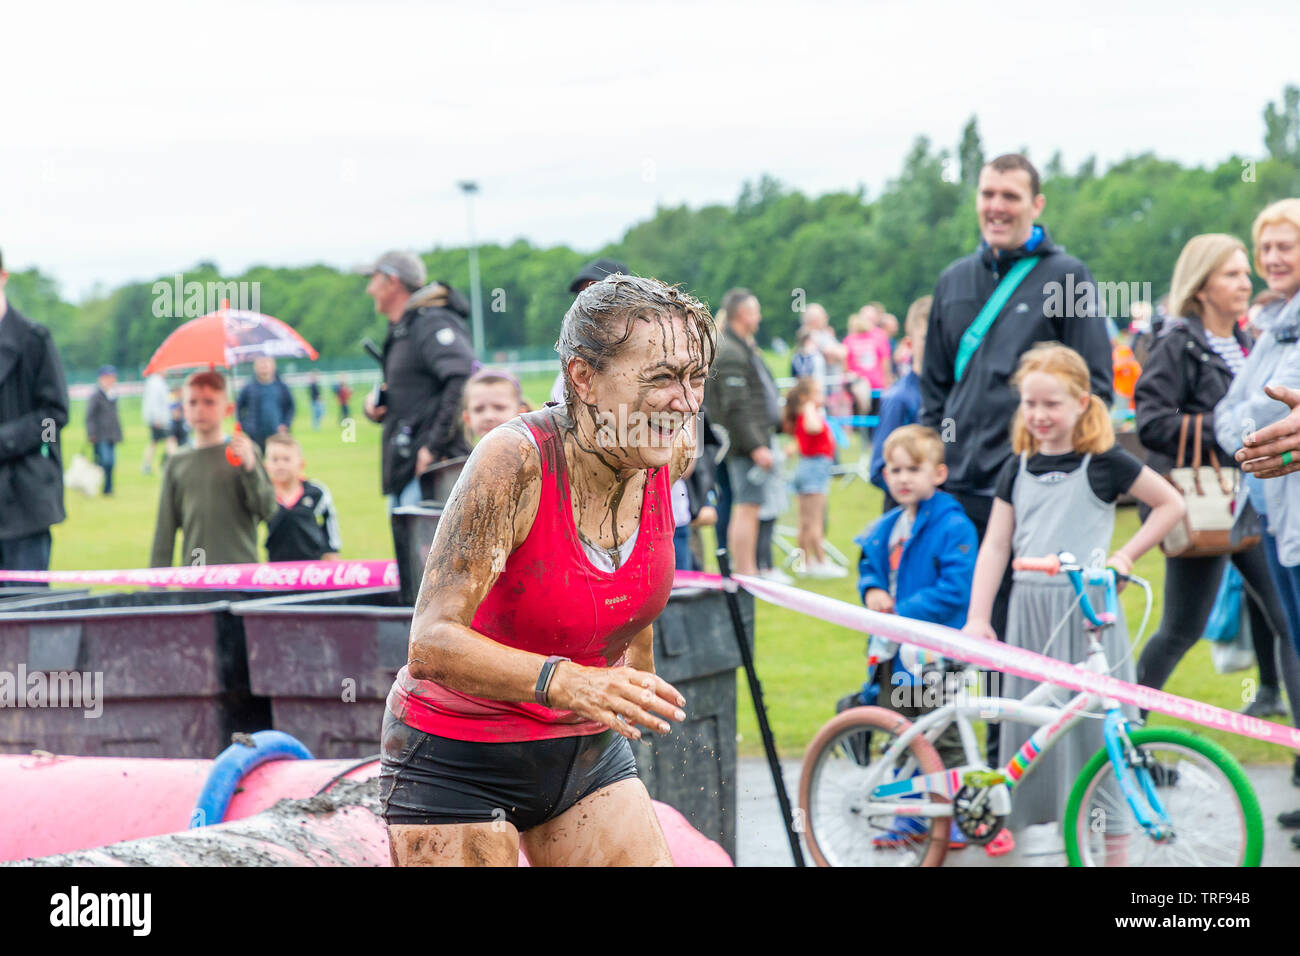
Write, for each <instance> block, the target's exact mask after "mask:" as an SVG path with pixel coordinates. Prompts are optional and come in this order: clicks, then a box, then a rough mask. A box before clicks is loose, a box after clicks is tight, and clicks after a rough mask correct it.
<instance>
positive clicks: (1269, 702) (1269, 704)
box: [1241, 684, 1287, 720]
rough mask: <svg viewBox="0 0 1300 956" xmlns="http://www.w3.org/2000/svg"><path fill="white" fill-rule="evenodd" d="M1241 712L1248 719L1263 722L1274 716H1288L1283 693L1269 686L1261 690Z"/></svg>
mask: <svg viewBox="0 0 1300 956" xmlns="http://www.w3.org/2000/svg"><path fill="white" fill-rule="evenodd" d="M1241 712H1242V714H1244V715H1245V716H1247V717H1258V718H1259V719H1261V720H1263V719H1264V718H1265V717H1274V716H1277V717H1282V718H1285V717H1286V715H1287V713H1286V704H1284V703H1282V694H1281V692H1280V691H1279V690H1278V689H1277V688H1276V687H1269V686H1268V685H1267V684H1266V685H1264V686H1263V687H1261V688H1260V689H1259V692H1258V693H1256V694H1255V699H1254V700H1252V701H1251V702H1250V703H1249V704H1247V705H1246V706H1245V707H1243V708H1242V709H1241Z"/></svg>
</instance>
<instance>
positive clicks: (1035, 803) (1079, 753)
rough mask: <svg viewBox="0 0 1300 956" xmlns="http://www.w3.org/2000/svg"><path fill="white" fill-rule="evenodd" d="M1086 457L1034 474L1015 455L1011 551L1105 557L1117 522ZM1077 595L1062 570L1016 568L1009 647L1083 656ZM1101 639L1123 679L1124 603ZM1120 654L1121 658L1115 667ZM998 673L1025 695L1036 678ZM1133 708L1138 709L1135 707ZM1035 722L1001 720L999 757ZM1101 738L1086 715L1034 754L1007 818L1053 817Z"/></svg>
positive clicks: (1092, 591)
mask: <svg viewBox="0 0 1300 956" xmlns="http://www.w3.org/2000/svg"><path fill="white" fill-rule="evenodd" d="M1091 460H1092V456H1091V455H1085V456H1084V459H1083V464H1081V465H1080V466H1079V467H1078V468H1076V469H1075V470H1074V471H1072V472H1069V473H1068V474H1064V473H1061V472H1052V473H1049V474H1046V475H1033V474H1030V472H1029V469H1028V467H1027V462H1028V457H1027V456H1026V455H1023V454H1022V455H1021V456H1020V472H1019V474H1017V476H1016V484H1015V488H1014V489H1013V490H1012V493H1011V499H1012V501H1011V505H1012V508H1013V509H1014V510H1015V522H1016V523H1015V531H1014V533H1013V535H1012V539H1011V552H1012V554H1013V555H1014V556H1015V557H1018V558H1039V557H1044V556H1047V555H1052V554H1056V553H1058V552H1060V551H1069V552H1072V553H1073V554H1074V556H1075V557H1076V558H1078V559H1079V563H1080V564H1083V565H1086V566H1093V565H1098V564H1103V563H1104V562H1105V560H1106V558H1107V556H1108V555H1109V554H1110V543H1111V536H1112V534H1113V532H1114V530H1115V505H1114V503H1111V504H1106V503H1105V502H1103V501H1101V500H1100V499H1099V498H1098V497H1097V496H1096V495H1095V494H1094V493H1093V491H1092V486H1091V485H1090V484H1089V483H1088V463H1089V462H1090V461H1091ZM1088 600H1089V601H1091V602H1092V605H1093V608H1094V609H1096V610H1097V611H1098V612H1100V611H1101V610H1102V609H1103V608H1104V606H1105V604H1104V591H1103V590H1102V589H1101V588H1099V587H1090V588H1088ZM1077 601H1078V599H1077V597H1076V596H1075V593H1074V588H1073V587H1072V586H1071V585H1070V581H1069V579H1068V578H1066V577H1065V576H1064V575H1058V576H1056V577H1048V576H1047V575H1045V574H1040V573H1037V572H1032V571H1017V572H1015V575H1014V578H1013V584H1012V588H1011V603H1010V606H1009V608H1008V610H1007V632H1006V634H1005V635H1004V639H1005V640H1006V642H1007V643H1008V644H1010V645H1012V646H1014V647H1023V648H1026V649H1028V650H1031V651H1035V652H1037V653H1039V654H1043V653H1046V654H1047V656H1049V657H1054V658H1056V659H1058V660H1064V661H1069V662H1070V663H1072V664H1080V663H1083V662H1084V661H1085V660H1086V659H1087V657H1088V640H1087V637H1086V635H1085V633H1084V627H1083V625H1084V618H1083V614H1082V613H1081V612H1080V611H1079V609H1078V607H1077ZM1067 616H1068V618H1069V620H1068V621H1067V622H1066V623H1065V624H1063V625H1061V620H1062V618H1064V617H1067ZM1058 625H1061V627H1060V630H1059V631H1058V632H1057V634H1056V637H1055V638H1054V639H1052V640H1051V646H1050V647H1048V640H1049V638H1050V637H1051V635H1052V632H1053V631H1054V630H1056V628H1057V626H1058ZM1103 646H1104V647H1105V649H1106V658H1107V660H1108V661H1109V663H1110V666H1111V668H1112V669H1111V673H1112V674H1113V675H1114V676H1116V677H1118V678H1119V679H1120V680H1126V681H1133V680H1134V679H1135V676H1134V666H1133V659H1132V654H1131V653H1130V651H1129V643H1128V628H1127V626H1126V625H1125V622H1124V613H1123V608H1122V607H1121V608H1120V613H1119V619H1118V620H1117V621H1116V622H1115V624H1114V625H1112V626H1111V627H1109V628H1107V630H1106V632H1105V636H1104V639H1103ZM1120 661H1123V664H1121V665H1120V666H1119V667H1116V664H1119V662H1120ZM1001 680H1002V694H1001V696H1004V697H1014V698H1023V697H1025V696H1026V695H1027V694H1028V693H1029V692H1030V691H1032V690H1033V689H1034V688H1036V687H1037V686H1038V682H1037V681H1033V680H1029V679H1027V678H1023V677H1014V676H1011V675H1009V674H1003V675H1001ZM1075 693H1076V692H1075V691H1072V690H1068V689H1066V688H1059V689H1058V690H1057V691H1056V692H1055V693H1054V697H1055V698H1056V700H1057V701H1059V702H1061V703H1062V704H1063V703H1065V702H1066V701H1068V700H1069V699H1070V698H1071V697H1073V696H1075ZM1130 716H1131V717H1136V716H1137V713H1136V710H1132V712H1131V713H1130ZM1037 729H1038V728H1036V727H1033V726H1031V725H1029V724H1019V723H1012V722H1009V721H1008V722H1003V723H1002V725H1001V727H1000V731H1001V733H1000V737H999V740H1000V745H1001V748H1002V749H1001V754H1000V760H1001V762H1002V764H1004V765H1005V764H1006V763H1008V762H1009V761H1010V760H1011V758H1012V757H1013V756H1015V753H1016V751H1017V750H1019V749H1020V747H1021V746H1022V745H1023V744H1024V742H1025V741H1026V740H1028V739H1029V737H1030V735H1031V734H1032V733H1033V732H1034V731H1035V730H1037ZM1104 744H1105V741H1104V738H1103V735H1102V726H1101V720H1100V719H1097V718H1092V717H1085V718H1083V720H1082V721H1081V722H1080V723H1079V724H1077V725H1076V726H1075V727H1074V728H1072V729H1071V730H1070V731H1069V732H1068V733H1067V734H1065V736H1063V737H1061V738H1060V739H1059V740H1058V741H1057V742H1056V745H1055V746H1054V747H1053V748H1052V750H1051V751H1050V752H1048V753H1044V754H1041V755H1040V756H1039V757H1038V759H1037V760H1035V761H1034V766H1033V770H1032V772H1031V773H1029V774H1028V775H1026V776H1025V777H1023V778H1022V779H1021V781H1020V783H1018V784H1017V785H1016V788H1015V791H1014V794H1013V796H1014V801H1013V807H1012V812H1011V816H1010V818H1009V819H1008V821H1007V825H1008V826H1010V827H1012V828H1019V827H1024V826H1030V825H1032V824H1036V823H1054V822H1056V821H1058V820H1059V819H1060V817H1061V812H1062V811H1063V810H1064V809H1065V800H1066V797H1067V796H1069V793H1070V788H1071V787H1073V786H1074V781H1075V778H1076V777H1077V776H1078V775H1079V771H1081V770H1082V769H1083V765H1084V764H1085V763H1087V762H1088V760H1089V759H1090V758H1091V757H1092V755H1093V754H1095V753H1096V752H1097V751H1098V750H1100V749H1101V748H1102V747H1103V746H1104Z"/></svg>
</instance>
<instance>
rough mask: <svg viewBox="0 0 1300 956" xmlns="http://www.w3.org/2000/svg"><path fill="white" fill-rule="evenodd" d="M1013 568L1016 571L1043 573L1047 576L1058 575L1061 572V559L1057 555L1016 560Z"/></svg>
mask: <svg viewBox="0 0 1300 956" xmlns="http://www.w3.org/2000/svg"><path fill="white" fill-rule="evenodd" d="M1011 567H1012V568H1013V569H1014V570H1016V571H1042V572H1043V573H1044V574H1047V575H1056V574H1060V572H1061V559H1060V557H1058V556H1057V555H1055V554H1053V555H1049V556H1048V557H1045V558H1016V559H1015V560H1013V561H1012V562H1011Z"/></svg>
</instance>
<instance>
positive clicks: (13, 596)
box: [0, 584, 90, 605]
mask: <svg viewBox="0 0 1300 956" xmlns="http://www.w3.org/2000/svg"><path fill="white" fill-rule="evenodd" d="M89 593H90V590H89V589H88V588H67V589H63V590H58V591H55V590H52V589H50V588H47V587H44V586H39V587H38V586H36V585H32V586H31V587H28V586H27V585H25V584H24V585H22V586H20V587H7V588H0V605H4V604H10V603H13V602H16V601H27V600H30V599H31V598H47V597H50V596H51V595H57V596H58V597H64V598H68V597H81V596H83V595H86V594H89Z"/></svg>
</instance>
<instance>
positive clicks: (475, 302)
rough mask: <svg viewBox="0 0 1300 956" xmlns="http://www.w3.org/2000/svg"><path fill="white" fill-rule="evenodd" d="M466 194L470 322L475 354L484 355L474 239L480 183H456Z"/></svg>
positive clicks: (481, 305)
mask: <svg viewBox="0 0 1300 956" xmlns="http://www.w3.org/2000/svg"><path fill="white" fill-rule="evenodd" d="M456 185H457V186H459V187H460V191H461V192H463V193H464V194H465V222H466V225H467V227H468V230H469V296H470V322H471V330H472V334H473V337H474V354H475V355H477V356H478V357H479V358H482V357H483V291H482V290H481V289H480V288H479V277H478V244H477V242H475V240H474V194H475V193H477V192H478V183H476V182H474V181H473V180H472V179H463V180H461V181H460V182H459V183H457V184H456Z"/></svg>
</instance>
